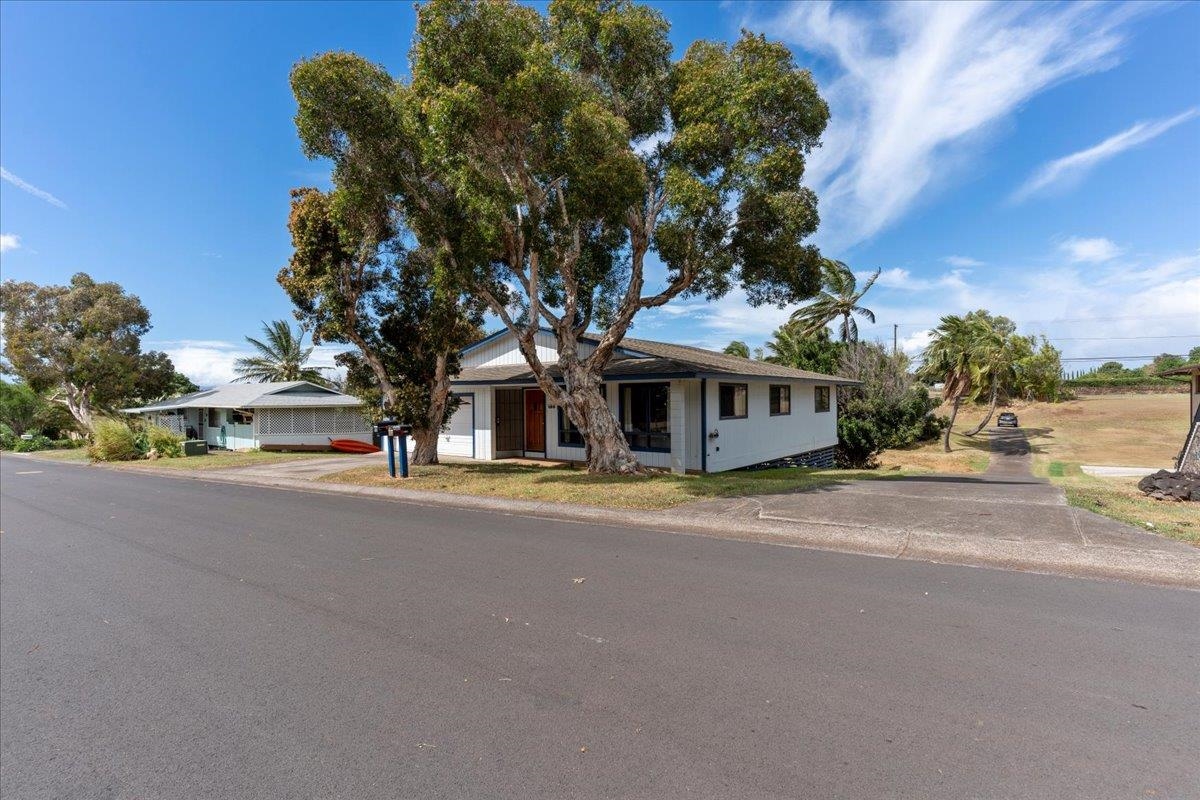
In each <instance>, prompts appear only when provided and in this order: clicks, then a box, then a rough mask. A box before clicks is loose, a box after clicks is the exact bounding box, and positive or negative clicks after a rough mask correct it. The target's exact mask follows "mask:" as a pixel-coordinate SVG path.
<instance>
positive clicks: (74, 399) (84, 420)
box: [63, 384, 96, 433]
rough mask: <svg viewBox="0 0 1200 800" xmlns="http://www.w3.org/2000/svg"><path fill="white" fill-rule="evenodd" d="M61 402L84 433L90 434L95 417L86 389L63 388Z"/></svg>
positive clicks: (69, 386)
mask: <svg viewBox="0 0 1200 800" xmlns="http://www.w3.org/2000/svg"><path fill="white" fill-rule="evenodd" d="M63 402H64V403H65V404H66V406H67V410H68V411H70V412H71V416H72V417H74V418H75V420H76V422H78V423H79V424H80V425H82V426H83V429H84V430H85V431H86V432H88V433H91V432H92V431H93V430H94V429H95V427H96V415H95V414H94V413H93V412H92V400H91V398H90V397H88V394H87V390H86V388H85V389H80V388H79V387H78V386H74V385H72V384H67V386H65V387H64V388H63Z"/></svg>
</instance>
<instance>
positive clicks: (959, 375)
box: [917, 315, 984, 453]
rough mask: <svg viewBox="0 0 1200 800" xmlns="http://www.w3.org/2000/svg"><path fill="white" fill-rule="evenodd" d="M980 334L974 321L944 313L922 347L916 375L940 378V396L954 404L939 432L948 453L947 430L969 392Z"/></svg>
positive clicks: (981, 327) (934, 378)
mask: <svg viewBox="0 0 1200 800" xmlns="http://www.w3.org/2000/svg"><path fill="white" fill-rule="evenodd" d="M983 333H984V331H983V326H982V325H981V323H980V322H979V321H978V320H972V319H966V318H964V317H957V316H953V315H947V316H945V317H942V320H941V322H940V323H939V324H938V326H937V328H935V329H934V331H933V338H932V339H931V340H930V342H929V344H928V346H926V348H925V363H923V364H922V365H921V368H920V369H918V370H917V377H918V378H921V379H922V380H927V381H930V382H934V381H941V382H942V384H943V388H942V399H943V400H946V401H949V402H951V403H953V404H954V406H953V408H952V409H951V411H950V424H949V425H947V426H946V430H945V431H943V433H942V449H943V450H945V451H946V452H947V453H949V452H950V430H951V429H952V428H953V427H954V420H955V419H956V418H957V417H958V409H959V406H961V405H962V401H963V398H964V397H966V396H968V395H969V394H970V393H971V387H972V377H973V375H974V373H973V371H972V367H973V366H974V359H975V358H976V356H977V355H978V352H979V340H980V337H981V335H982V334H983Z"/></svg>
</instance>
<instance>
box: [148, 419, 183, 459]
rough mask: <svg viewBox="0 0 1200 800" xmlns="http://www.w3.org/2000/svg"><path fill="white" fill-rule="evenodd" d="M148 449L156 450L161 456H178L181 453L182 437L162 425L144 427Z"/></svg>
mask: <svg viewBox="0 0 1200 800" xmlns="http://www.w3.org/2000/svg"><path fill="white" fill-rule="evenodd" d="M146 441H147V444H148V445H149V449H151V450H157V451H158V454H159V455H160V456H162V457H163V458H180V457H181V456H182V455H183V437H182V436H180V435H179V434H177V433H175V432H174V431H172V430H171V429H170V428H165V427H163V426H162V425H150V426H148V427H147V428H146Z"/></svg>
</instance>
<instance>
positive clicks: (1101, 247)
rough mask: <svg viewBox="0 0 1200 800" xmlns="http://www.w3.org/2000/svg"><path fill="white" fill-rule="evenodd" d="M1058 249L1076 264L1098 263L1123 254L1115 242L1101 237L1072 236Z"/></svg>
mask: <svg viewBox="0 0 1200 800" xmlns="http://www.w3.org/2000/svg"><path fill="white" fill-rule="evenodd" d="M1058 249H1059V250H1060V251H1062V252H1063V253H1064V254H1065V255H1066V256H1067V258H1068V259H1070V261H1071V262H1072V263H1074V264H1080V263H1087V264H1098V263H1100V262H1102V261H1111V260H1112V259H1114V258H1116V257H1117V256H1119V255H1120V254H1121V248H1119V247H1117V245H1116V244H1115V243H1114V242H1112V241H1111V240H1109V239H1104V238H1101V237H1098V238H1095V239H1083V238H1081V237H1078V236H1072V237H1071V238H1070V239H1067V240H1066V241H1065V242H1063V243H1062V244H1060V245H1059V246H1058Z"/></svg>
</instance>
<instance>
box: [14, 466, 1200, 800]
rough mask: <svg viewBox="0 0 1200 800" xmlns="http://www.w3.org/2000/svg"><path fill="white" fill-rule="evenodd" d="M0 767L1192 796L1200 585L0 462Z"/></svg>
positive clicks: (342, 787)
mask: <svg viewBox="0 0 1200 800" xmlns="http://www.w3.org/2000/svg"><path fill="white" fill-rule="evenodd" d="M0 492H2V496H0V529H2V530H3V534H2V535H0V794H2V795H3V797H4V798H5V800H18V798H113V799H116V798H214V797H222V798H301V797H314V798H318V797H319V798H353V799H354V800H367V799H368V798H377V797H378V798H385V797H386V798H443V797H445V798H469V797H480V798H491V797H512V798H568V797H569V798H593V797H594V798H601V797H629V798H674V797H696V798H773V797H788V798H793V797H806V798H807V797H812V798H939V797H944V798H1038V799H1039V800H1041V799H1042V798H1047V797H1054V798H1087V799H1088V800H1102V799H1103V798H1134V797H1137V798H1142V797H1158V798H1195V797H1197V796H1200V759H1197V758H1196V742H1197V741H1200V679H1198V678H1197V675H1200V594H1197V593H1192V592H1185V591H1178V590H1169V589H1155V588H1148V587H1142V586H1133V585H1124V584H1117V583H1102V582H1092V581H1084V580H1072V579H1067V578H1054V577H1047V576H1038V575H1029V574H1022V573H1010V572H1000V571H992V570H983V569H969V568H962V567H950V566H939V565H934V564H923V563H917V562H905V561H895V560H888V559H877V558H870V557H865V556H853V555H843V554H833V553H823V552H816V551H805V550H800V549H794V548H787V547H779V546H773V545H763V544H750V543H744V542H733V541H722V540H717V539H707V538H700V537H692V536H684V535H676V534H669V533H662V532H649V531H641V530H622V529H616V528H607V527H601V526H593V525H583V524H574V523H563V522H556V521H547V520H539V519H535V518H525V517H517V516H505V515H495V514H485V513H477V512H468V511H458V510H453V509H445V508H427V507H421V506H415V505H407V504H401V503H393V502H387V501H382V500H373V499H364V498H353V497H340V496H327V495H318V494H307V493H300V492H286V491H280V490H272V489H264V488H257V487H247V486H235V485H228V484H217V483H207V482H201V481H192V480H186V479H173V478H163V477H156V476H151V475H137V474H130V473H127V472H117V471H112V470H105V469H99V468H90V467H82V466H73V465H60V464H53V463H47V462H41V461H33V460H30V459H18V458H8V457H6V458H3V459H0Z"/></svg>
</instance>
